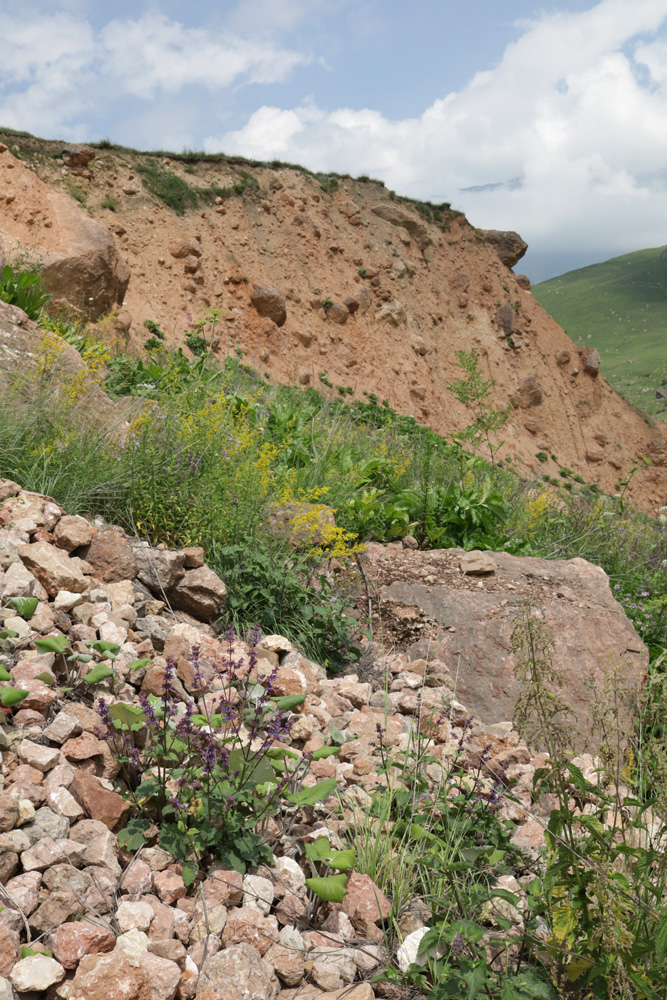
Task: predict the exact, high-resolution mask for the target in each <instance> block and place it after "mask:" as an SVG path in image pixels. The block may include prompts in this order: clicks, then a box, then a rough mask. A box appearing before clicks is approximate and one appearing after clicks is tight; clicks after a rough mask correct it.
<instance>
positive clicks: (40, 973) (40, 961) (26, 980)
mask: <svg viewBox="0 0 667 1000" xmlns="http://www.w3.org/2000/svg"><path fill="white" fill-rule="evenodd" d="M9 978H10V980H11V982H12V985H13V986H14V988H15V989H17V990H18V991H19V993H29V992H30V991H35V992H36V993H37V992H39V993H42V995H43V994H44V993H45V992H46V990H48V988H49V986H54V985H55V984H56V983H59V982H60V980H61V979H64V978H65V970H64V969H63V967H62V965H61V964H60V963H59V962H56V960H55V958H49V957H48V956H47V955H29V956H28V958H22V959H21V961H20V962H17V963H16V965H15V966H14V968H13V969H12V971H11V973H10V976H9Z"/></svg>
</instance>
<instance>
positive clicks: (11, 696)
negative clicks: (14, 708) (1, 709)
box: [0, 688, 30, 708]
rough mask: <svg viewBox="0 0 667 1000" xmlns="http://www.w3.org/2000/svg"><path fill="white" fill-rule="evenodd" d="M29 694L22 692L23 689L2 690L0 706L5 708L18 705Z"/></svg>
mask: <svg viewBox="0 0 667 1000" xmlns="http://www.w3.org/2000/svg"><path fill="white" fill-rule="evenodd" d="M29 694H30V692H29V691H25V690H23V688H4V689H3V690H2V691H0V704H2V705H4V706H5V708H7V707H9V706H10V705H18V703H19V702H20V701H23V699H24V698H27V697H28V695H29Z"/></svg>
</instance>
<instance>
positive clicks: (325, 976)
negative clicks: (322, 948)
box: [310, 962, 343, 992]
mask: <svg viewBox="0 0 667 1000" xmlns="http://www.w3.org/2000/svg"><path fill="white" fill-rule="evenodd" d="M310 978H311V979H312V981H313V982H314V983H315V985H316V986H319V988H320V989H321V990H325V991H327V992H329V991H334V990H338V989H339V988H340V987H341V986H342V985H343V980H342V979H341V977H340V974H339V972H338V969H337V967H336V966H335V965H331V964H330V963H329V962H313V963H312V965H311V968H310Z"/></svg>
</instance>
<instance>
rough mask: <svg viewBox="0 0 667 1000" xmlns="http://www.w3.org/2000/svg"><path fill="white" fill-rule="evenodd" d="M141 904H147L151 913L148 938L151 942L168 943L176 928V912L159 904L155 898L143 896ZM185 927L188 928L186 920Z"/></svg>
mask: <svg viewBox="0 0 667 1000" xmlns="http://www.w3.org/2000/svg"><path fill="white" fill-rule="evenodd" d="M142 902H144V903H148V905H149V906H150V908H151V910H152V911H153V920H152V921H151V926H150V930H149V931H148V937H149V938H150V940H151V941H168V940H169V939H170V938H172V937H173V936H174V928H175V927H178V924H177V921H176V916H177V912H178V911H177V910H175V909H174V908H173V907H171V906H167V904H166V903H162V902H160V900H159V899H158V898H157V896H144V897H143V899H142ZM185 926H186V927H188V926H189V924H188V922H187V920H186V925H185Z"/></svg>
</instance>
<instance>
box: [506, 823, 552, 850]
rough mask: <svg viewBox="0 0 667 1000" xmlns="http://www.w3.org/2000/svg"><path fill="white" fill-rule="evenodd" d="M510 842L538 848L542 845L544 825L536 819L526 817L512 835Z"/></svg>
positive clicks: (524, 846)
mask: <svg viewBox="0 0 667 1000" xmlns="http://www.w3.org/2000/svg"><path fill="white" fill-rule="evenodd" d="M512 843H513V844H516V845H517V847H520V848H523V849H524V850H525V849H532V850H539V849H540V848H541V847H543V846H544V843H545V837H544V826H543V825H542V824H541V823H538V821H537V820H536V819H528V820H526V822H525V823H522V825H521V826H518V827H517V828H516V830H515V831H514V833H513V835H512Z"/></svg>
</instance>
